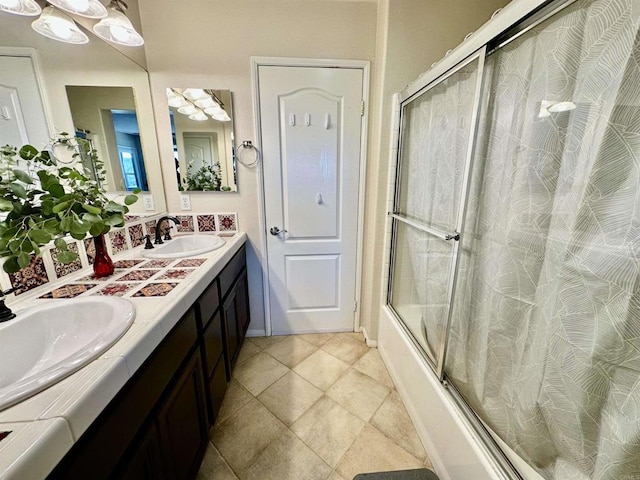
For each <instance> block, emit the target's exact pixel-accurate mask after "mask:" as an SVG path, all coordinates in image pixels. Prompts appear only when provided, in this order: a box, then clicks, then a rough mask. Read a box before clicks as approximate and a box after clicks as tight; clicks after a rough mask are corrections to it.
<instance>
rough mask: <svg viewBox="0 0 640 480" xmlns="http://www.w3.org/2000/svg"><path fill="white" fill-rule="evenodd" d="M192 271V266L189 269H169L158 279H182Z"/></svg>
mask: <svg viewBox="0 0 640 480" xmlns="http://www.w3.org/2000/svg"><path fill="white" fill-rule="evenodd" d="M191 272H193V268H189V269H186V270H185V269H169V270H167V271H166V272H165V273H163V274H162V275H160V276H159V277H158V280H182V279H184V278H187V275H189V274H190V273H191Z"/></svg>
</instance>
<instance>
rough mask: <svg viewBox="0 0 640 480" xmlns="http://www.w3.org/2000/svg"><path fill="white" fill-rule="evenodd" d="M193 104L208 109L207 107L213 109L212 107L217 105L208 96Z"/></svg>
mask: <svg viewBox="0 0 640 480" xmlns="http://www.w3.org/2000/svg"><path fill="white" fill-rule="evenodd" d="M195 104H196V105H197V106H199V107H200V108H209V107H213V106H214V105H217V103H216V102H214V101H213V98H211V97H210V96H208V95H207V97H206V98H201V99H199V100H196V101H195Z"/></svg>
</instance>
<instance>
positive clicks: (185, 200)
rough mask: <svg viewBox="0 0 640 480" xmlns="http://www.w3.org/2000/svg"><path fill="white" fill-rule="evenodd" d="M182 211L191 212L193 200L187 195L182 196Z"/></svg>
mask: <svg viewBox="0 0 640 480" xmlns="http://www.w3.org/2000/svg"><path fill="white" fill-rule="evenodd" d="M180 210H191V198H190V197H189V195H187V194H186V193H182V194H180Z"/></svg>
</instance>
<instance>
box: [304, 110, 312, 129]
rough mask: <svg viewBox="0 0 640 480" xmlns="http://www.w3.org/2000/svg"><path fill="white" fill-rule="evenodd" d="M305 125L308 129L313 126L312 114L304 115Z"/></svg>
mask: <svg viewBox="0 0 640 480" xmlns="http://www.w3.org/2000/svg"><path fill="white" fill-rule="evenodd" d="M304 124H305V125H306V126H307V127H308V126H309V125H311V114H310V113H305V114H304Z"/></svg>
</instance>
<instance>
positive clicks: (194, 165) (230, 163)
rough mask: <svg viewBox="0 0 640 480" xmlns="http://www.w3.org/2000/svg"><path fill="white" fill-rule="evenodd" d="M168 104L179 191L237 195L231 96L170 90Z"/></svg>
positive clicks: (209, 92)
mask: <svg viewBox="0 0 640 480" xmlns="http://www.w3.org/2000/svg"><path fill="white" fill-rule="evenodd" d="M167 100H168V104H169V117H170V120H171V134H172V137H173V152H174V160H175V164H176V180H177V182H178V188H179V189H180V190H190V191H221V192H235V191H237V187H236V178H235V176H236V170H235V161H234V144H233V121H232V119H233V114H232V104H231V92H230V91H229V90H212V89H200V88H168V89H167Z"/></svg>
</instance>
